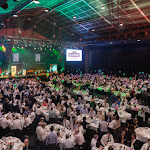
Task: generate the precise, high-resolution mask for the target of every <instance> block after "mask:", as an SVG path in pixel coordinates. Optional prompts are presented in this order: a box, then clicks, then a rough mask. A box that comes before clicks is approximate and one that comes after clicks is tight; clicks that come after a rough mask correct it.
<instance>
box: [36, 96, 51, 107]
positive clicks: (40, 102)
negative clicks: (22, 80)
mask: <svg viewBox="0 0 150 150" xmlns="http://www.w3.org/2000/svg"><path fill="white" fill-rule="evenodd" d="M35 99H36V101H37V102H38V103H39V104H40V105H42V103H43V101H44V97H42V96H36V97H35ZM48 102H51V99H49V98H48Z"/></svg>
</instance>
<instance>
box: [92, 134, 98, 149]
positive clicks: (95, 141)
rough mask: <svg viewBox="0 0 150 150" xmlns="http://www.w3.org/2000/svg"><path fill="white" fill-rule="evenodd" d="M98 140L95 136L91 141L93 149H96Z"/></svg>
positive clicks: (95, 135)
mask: <svg viewBox="0 0 150 150" xmlns="http://www.w3.org/2000/svg"><path fill="white" fill-rule="evenodd" d="M97 140H98V135H97V134H94V136H93V138H92V140H91V147H96V143H97Z"/></svg>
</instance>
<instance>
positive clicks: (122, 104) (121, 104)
mask: <svg viewBox="0 0 150 150" xmlns="http://www.w3.org/2000/svg"><path fill="white" fill-rule="evenodd" d="M120 109H121V110H123V111H125V110H126V106H125V105H124V103H120Z"/></svg>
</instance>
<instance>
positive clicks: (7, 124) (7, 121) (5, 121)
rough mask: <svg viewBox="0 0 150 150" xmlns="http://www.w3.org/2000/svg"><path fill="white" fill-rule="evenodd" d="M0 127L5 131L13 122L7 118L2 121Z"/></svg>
mask: <svg viewBox="0 0 150 150" xmlns="http://www.w3.org/2000/svg"><path fill="white" fill-rule="evenodd" d="M1 126H2V128H3V129H6V128H7V127H9V128H12V126H13V122H12V120H11V118H10V117H9V116H7V117H6V118H4V119H2V122H1Z"/></svg>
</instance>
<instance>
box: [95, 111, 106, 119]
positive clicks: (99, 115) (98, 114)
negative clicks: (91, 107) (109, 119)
mask: <svg viewBox="0 0 150 150" xmlns="http://www.w3.org/2000/svg"><path fill="white" fill-rule="evenodd" d="M96 118H98V119H99V120H105V116H104V114H103V112H102V110H100V111H99V112H97V115H96Z"/></svg>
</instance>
